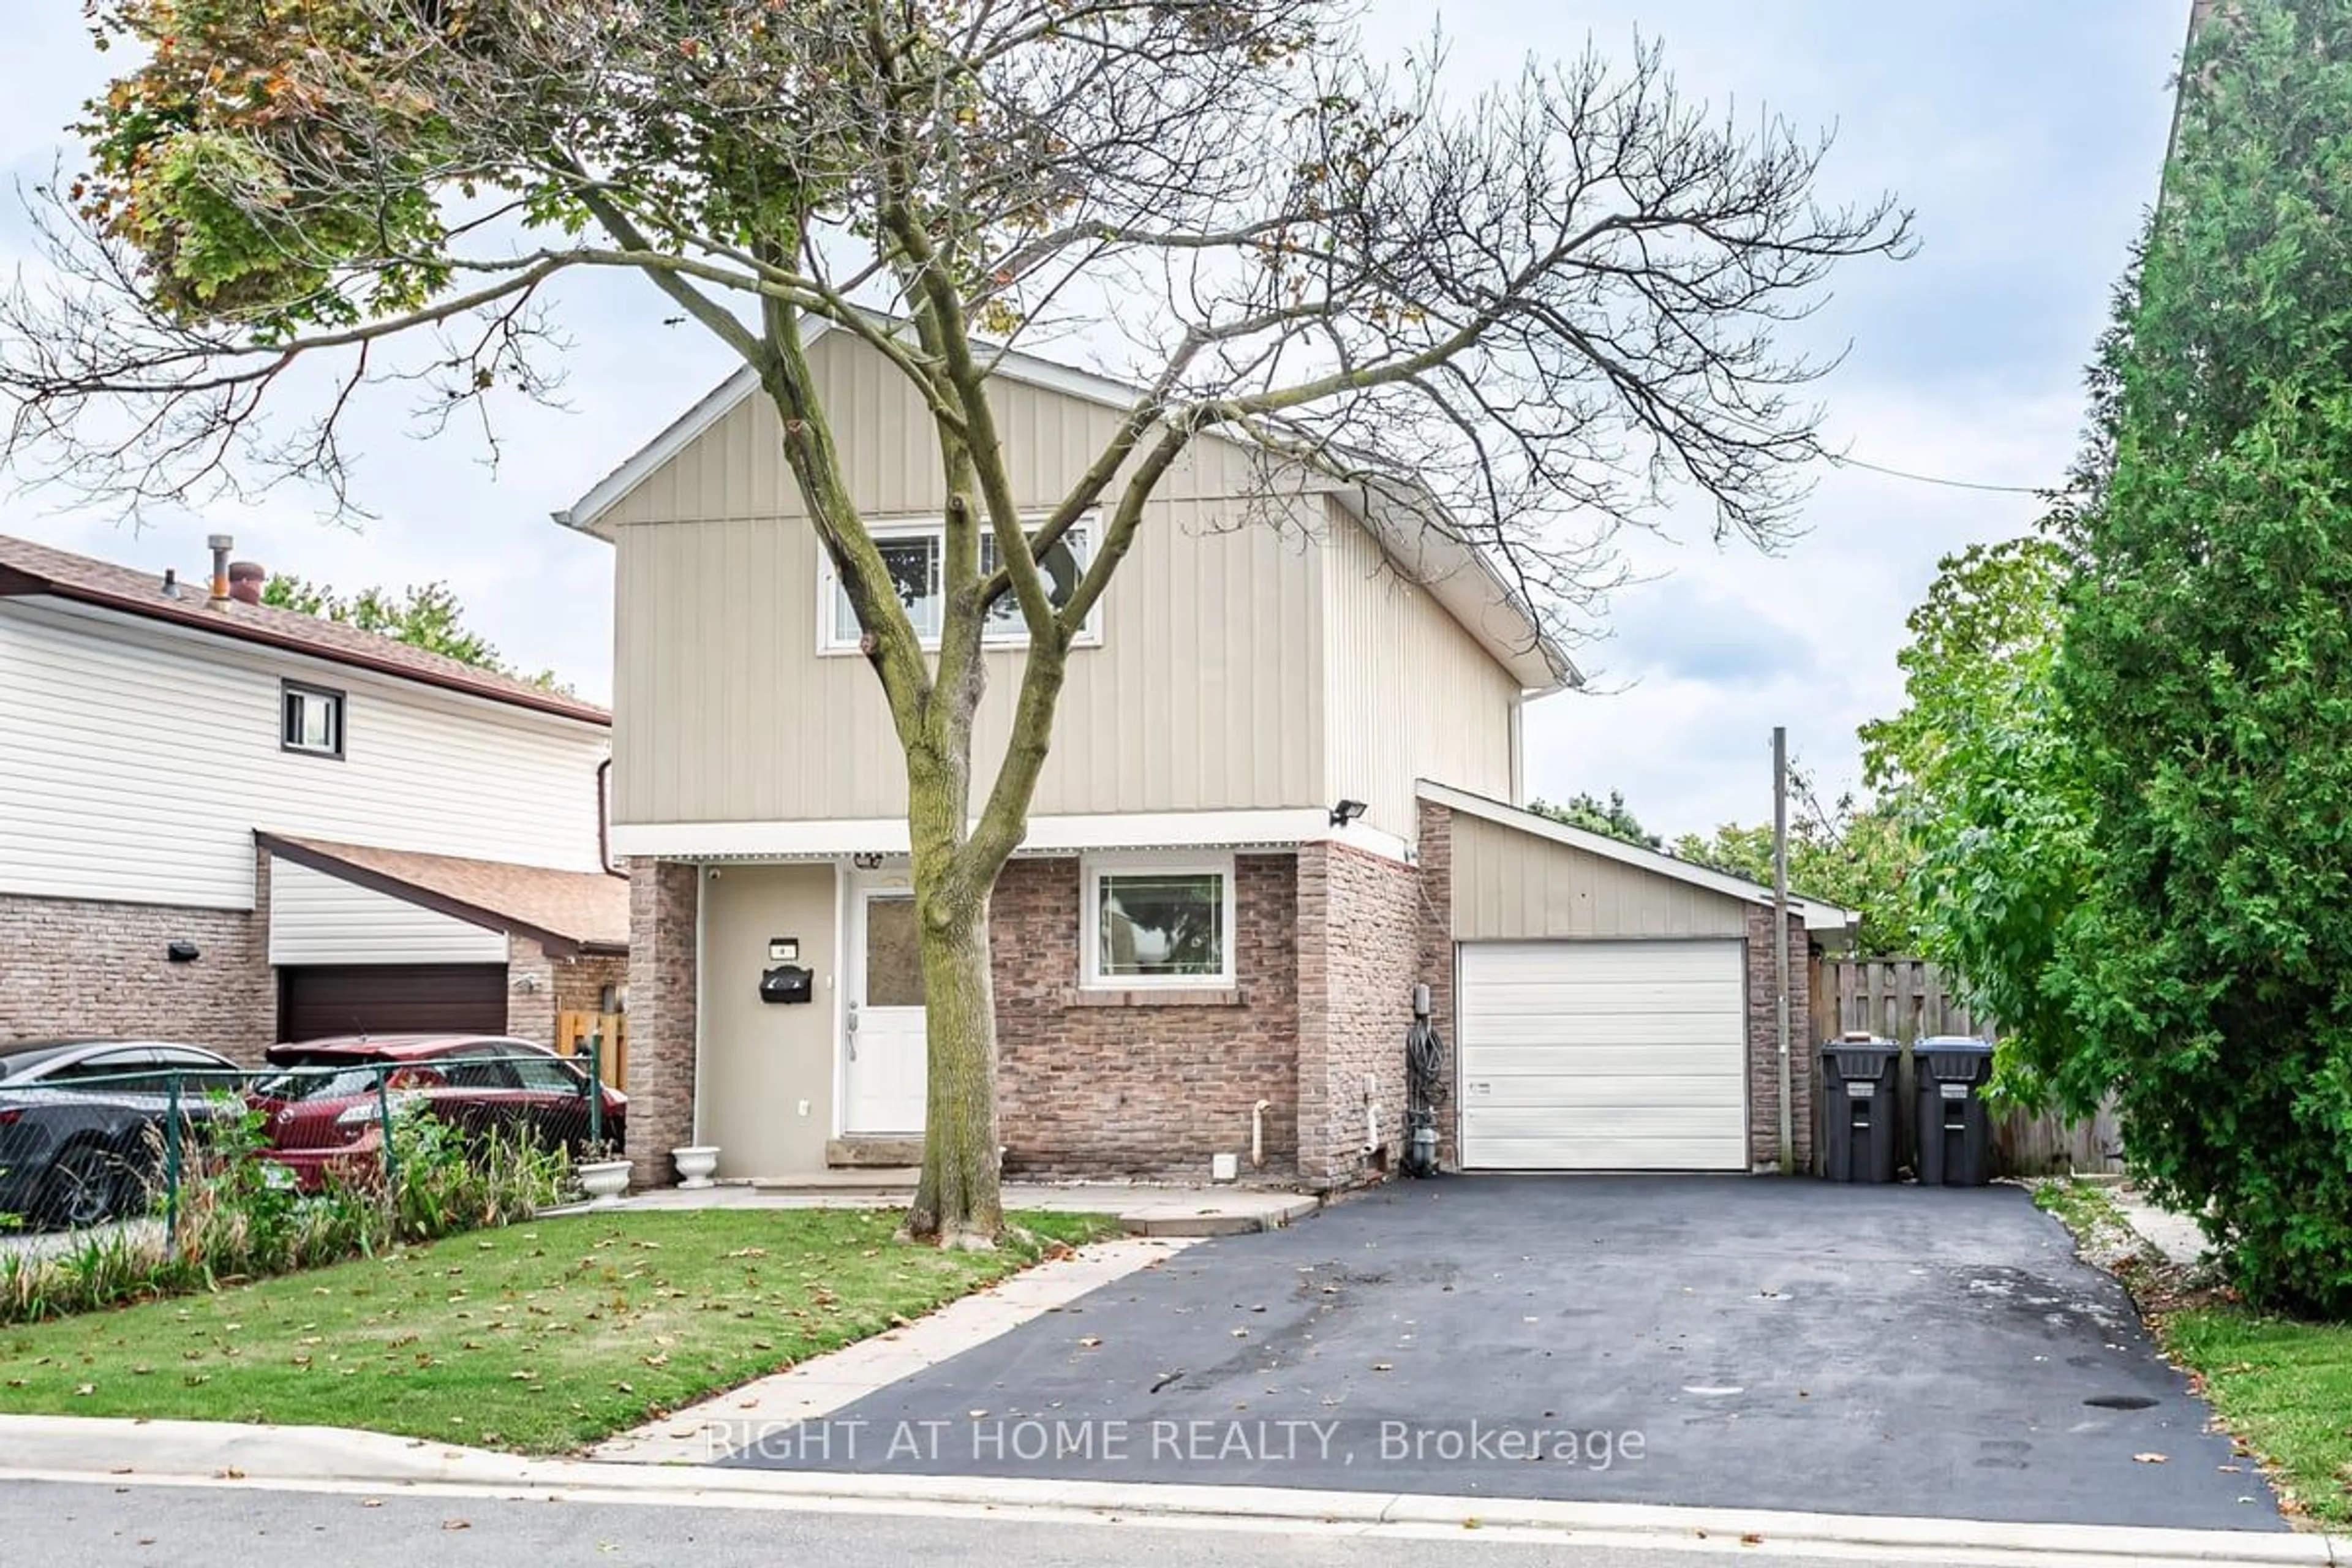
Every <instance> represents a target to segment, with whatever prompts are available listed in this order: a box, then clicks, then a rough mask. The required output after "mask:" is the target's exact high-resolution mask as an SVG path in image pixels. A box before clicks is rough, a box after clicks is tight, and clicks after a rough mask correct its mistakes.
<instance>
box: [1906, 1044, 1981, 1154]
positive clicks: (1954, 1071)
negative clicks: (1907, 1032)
mask: <svg viewBox="0 0 2352 1568" xmlns="http://www.w3.org/2000/svg"><path fill="white" fill-rule="evenodd" d="M1911 1065H1912V1068H1913V1069H1914V1070H1915V1071H1916V1074H1917V1084H1916V1090H1915V1092H1916V1096H1917V1100H1918V1105H1917V1108H1916V1111H1915V1112H1914V1120H1913V1123H1912V1125H1913V1126H1914V1127H1915V1128H1916V1130H1917V1131H1918V1137H1919V1163H1918V1165H1917V1167H1916V1168H1917V1171H1918V1174H1919V1184H1920V1185H1922V1186H1927V1187H1981V1186H1983V1185H1984V1184H1986V1183H1987V1182H1990V1180H1992V1122H1991V1119H1990V1116H1989V1115H1988V1114H1987V1111H1986V1108H1985V1101H1984V1093H1983V1090H1984V1086H1985V1085H1986V1084H1987V1083H1988V1082H1990V1080H1991V1079H1992V1047H1991V1046H1990V1045H1989V1044H1987V1043H1986V1042H1985V1041H1983V1040H1972V1039H1969V1038H1967V1037H1964V1036H1931V1037H1928V1038H1927V1039H1924V1040H1921V1041H1920V1042H1919V1043H1918V1044H1916V1045H1915V1046H1913V1047H1911Z"/></svg>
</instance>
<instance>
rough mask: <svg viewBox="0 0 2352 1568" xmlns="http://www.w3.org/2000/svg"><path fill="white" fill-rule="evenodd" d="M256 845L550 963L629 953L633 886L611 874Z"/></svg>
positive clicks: (275, 839) (271, 839) (336, 847)
mask: <svg viewBox="0 0 2352 1568" xmlns="http://www.w3.org/2000/svg"><path fill="white" fill-rule="evenodd" d="M253 840H254V842H255V843H256V844H257V845H258V846H259V847H261V848H263V849H264V850H267V851H268V853H269V854H270V855H271V856H272V857H274V858H278V859H280V860H287V861H290V862H292V863H293V864H295V865H297V866H302V867H306V868H309V869H310V870H313V871H318V872H320V873H322V874H324V875H326V876H330V877H333V878H335V879H338V880H339V881H345V882H349V883H351V884H352V886H354V887H360V888H365V889H368V890H369V891H370V892H373V893H382V894H383V895H384V896H385V897H387V898H394V899H398V900H401V901H402V902H404V903H409V904H415V906H416V907H417V908H419V909H425V910H432V911H433V912H434V913H436V914H442V915H447V916H448V917H449V918H450V919H452V920H459V921H465V922H467V924H468V925H477V926H480V927H482V928H483V929H485V930H487V931H504V932H505V933H506V934H507V935H509V936H520V937H528V938H530V940H532V941H534V942H538V943H539V944H540V946H541V949H543V950H544V951H545V952H547V953H548V954H549V956H551V957H554V958H576V957H578V956H580V955H581V954H583V953H625V952H628V951H629V884H628V882H627V881H626V880H625V879H623V878H620V877H616V876H613V875H611V874H609V873H605V872H597V871H559V870H553V869H551V868H546V867H542V866H517V865H513V864H510V863H509V862H506V861H502V860H473V859H467V858H463V857H460V856H456V855H432V854H426V853H425V852H423V851H421V850H414V849H386V848H383V847H379V846H375V845H367V844H336V843H330V842H328V841H327V840H325V839H320V838H298V837H293V836H292V835H290V834H283V833H270V832H268V831H266V830H264V829H260V828H257V829H255V830H254V835H253Z"/></svg>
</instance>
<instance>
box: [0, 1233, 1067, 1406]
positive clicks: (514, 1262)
mask: <svg viewBox="0 0 2352 1568" xmlns="http://www.w3.org/2000/svg"><path fill="white" fill-rule="evenodd" d="M898 1220H899V1216H898V1215H897V1214H895V1213H891V1212H887V1211H877V1210H871V1209H866V1210H855V1209H705V1210H698V1211H682V1210H671V1211H664V1212H640V1213H631V1212H629V1211H626V1210H621V1211H616V1212H614V1213H612V1214H582V1215H567V1216H565V1217H562V1218H559V1219H543V1220H536V1221H533V1222H531V1223H529V1224H526V1225H520V1226H515V1227H513V1228H511V1229H508V1230H496V1231H486V1232H485V1231H477V1232H473V1233H470V1234H467V1235H464V1236H457V1237H450V1238H449V1239H447V1240H445V1241H440V1242H436V1243H434V1244H433V1245H431V1246H428V1247H414V1248H407V1249H404V1250H401V1251H398V1252H395V1253H393V1254H391V1255H389V1256H387V1257H383V1258H371V1259H366V1260H363V1261H361V1262H357V1263H345V1264H340V1265H337V1266H336V1267H334V1268H322V1269H318V1270H315V1271H313V1272H310V1273H307V1274H294V1275H288V1276H285V1277H282V1278H278V1279H267V1280H263V1281H261V1282H259V1283H257V1284H253V1285H247V1286H240V1287H236V1288H233V1289H223V1290H220V1291H217V1292H215V1293H212V1294H209V1295H203V1296H194V1297H177V1298H173V1299H172V1300H160V1301H150V1302H146V1303H143V1304H142V1305H140V1306H136V1307H128V1308H124V1309H121V1310H117V1311H110V1312H100V1313H90V1314H85V1315H82V1316H79V1317H72V1318H64V1319H59V1320H57V1321H50V1322H44V1323H33V1324H26V1325H22V1326H18V1327H13V1328H0V1412H7V1413H16V1414H25V1413H43V1414H50V1415H146V1416H155V1417H173V1416H177V1417H186V1418H193V1419H198V1420H215V1421H261V1422H272V1423H278V1424H285V1425H308V1426H360V1427H367V1428H370V1429H373V1430H374V1431H379V1432H393V1433H399V1434H403V1435H405V1436H417V1437H431V1438H439V1439H442V1440H444V1441H446V1442H453V1443H467V1444H475V1445H479V1446H482V1447H494V1448H508V1449H514V1450H519V1451H522V1452H529V1453H560V1452H563V1451H567V1450H570V1449H573V1448H577V1447H582V1446H583V1445H585V1444H588V1443H592V1442H594V1441H595V1440H597V1439H598V1438H601V1437H605V1436H610V1435H612V1434H613V1433H615V1432H619V1431H624V1430H626V1429H627V1428H629V1427H631V1426H636V1425H637V1424H639V1423H640V1422H643V1421H646V1420H647V1419H649V1418H651V1417H653V1416H654V1415H656V1414H657V1413H660V1412H664V1411H668V1410H674V1409H676V1408H677V1407H678V1406H680V1405H687V1404H689V1403H691V1402H693V1401H694V1400H696V1399H698V1398H702V1397H704V1396H706V1395H709V1394H714V1393H718V1392H719V1391H721V1390H724V1389H728V1388H731V1387H733V1386H735V1385H736V1384H741V1383H745V1382H748V1381H749V1380H751V1379H752V1378H755V1377H760V1376H762V1375H764V1374H766V1373H772V1372H775V1371H778V1370H780V1369H782V1368H784V1367H787V1366H791V1365H792V1364H793V1363H796V1362H800V1361H803V1360H805V1359H807V1358H808V1357H810V1356H813V1355H818V1354H821V1353H823V1352H826V1351H829V1350H833V1349H835V1348H837V1347H839V1346H841V1345H844V1344H846V1343H848V1342H851V1341H853V1340H858V1339H863V1338H865V1337H866V1336H867V1335H869V1334H873V1333H877V1332H879V1331H883V1330H885V1329H887V1328H889V1327H891V1326H892V1325H893V1324H895V1323H898V1322H900V1321H906V1320H908V1319H912V1318H915V1317H918V1316H919V1315H921V1314H922V1313H924V1312H927V1311H929V1310H931V1309H933V1308H935V1307H938V1306H940V1304H941V1303H943V1302H946V1301H949V1300H953V1299H954V1298H955V1297H958V1296H961V1295H963V1294H965V1293H966V1292H968V1291H970V1290H972V1289H977V1288H979V1287H981V1286H982V1285H985V1284H988V1283H990V1282H991V1281H992V1280H995V1279H1002V1278H1003V1277H1004V1276H1006V1275H1008V1274H1011V1273H1013V1272H1015V1271H1016V1270H1018V1269H1020V1268H1024V1267H1025V1266H1026V1265H1028V1264H1029V1263H1032V1262H1034V1261H1035V1260H1036V1259H1037V1258H1039V1257H1040V1256H1041V1255H1042V1254H1043V1253H1044V1252H1045V1251H1046V1250H1048V1249H1050V1248H1052V1247H1055V1246H1057V1245H1059V1244H1062V1243H1070V1244H1076V1243H1080V1242H1084V1241H1088V1240H1092V1239H1094V1238H1096V1237H1099V1236H1103V1235H1107V1234H1108V1233H1109V1232H1110V1231H1111V1229H1112V1228H1113V1227H1112V1226H1111V1225H1110V1223H1109V1222H1108V1221H1107V1220H1105V1219H1102V1218H1100V1217H1099V1216H1096V1215H1055V1214H1024V1215H1015V1216H1013V1224H1014V1225H1016V1226H1020V1227H1021V1228H1022V1230H1023V1231H1024V1233H1026V1234H1025V1236H1024V1239H1022V1240H1021V1241H1019V1242H1018V1243H1008V1244H1007V1245H1006V1246H1004V1247H1002V1248H1000V1249H999V1250H998V1251H996V1252H994V1253H968V1252H950V1251H940V1250H939V1249H937V1248H934V1247H920V1246H914V1245H910V1244H908V1243H905V1242H899V1241H896V1240H894V1239H892V1232H893V1230H894V1229H895V1228H896V1226H898Z"/></svg>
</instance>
